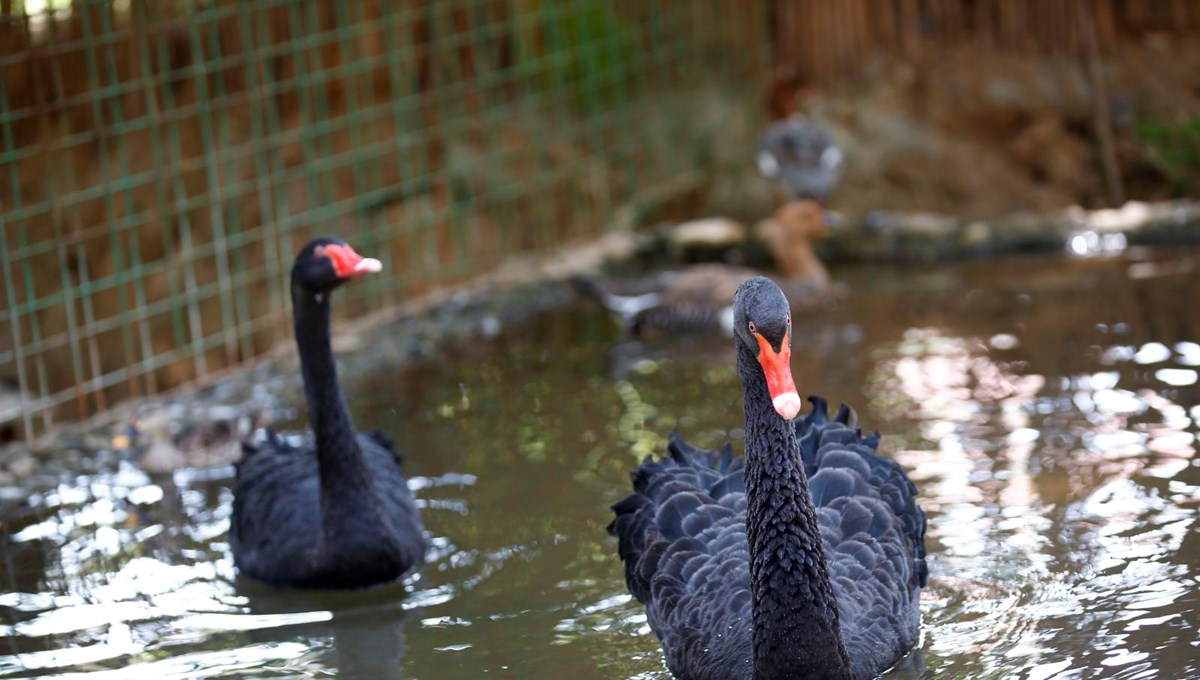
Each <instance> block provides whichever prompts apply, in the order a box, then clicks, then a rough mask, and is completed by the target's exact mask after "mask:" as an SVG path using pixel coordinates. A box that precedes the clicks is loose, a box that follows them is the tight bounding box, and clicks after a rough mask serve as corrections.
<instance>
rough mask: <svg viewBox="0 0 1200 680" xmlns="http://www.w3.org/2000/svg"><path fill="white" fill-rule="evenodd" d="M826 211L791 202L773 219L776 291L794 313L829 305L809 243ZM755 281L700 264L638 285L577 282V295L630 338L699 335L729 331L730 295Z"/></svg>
mask: <svg viewBox="0 0 1200 680" xmlns="http://www.w3.org/2000/svg"><path fill="white" fill-rule="evenodd" d="M828 233H829V227H828V224H827V222H826V220H825V214H824V210H823V209H822V208H821V206H820V205H819V204H818V203H816V202H815V201H811V200H798V201H791V202H789V203H787V204H785V205H783V206H781V207H780V208H779V209H778V210H777V211H776V213H775V220H774V229H772V230H771V233H770V234H769V236H768V245H769V246H770V248H771V250H772V253H773V255H774V257H775V261H776V262H777V264H778V267H779V273H780V276H778V277H776V278H777V283H778V284H779V286H780V287H781V288H782V289H783V290H784V291H786V295H787V298H788V300H790V301H791V305H792V311H793V313H801V314H802V313H807V312H812V311H815V310H817V309H821V308H824V307H825V306H826V305H827V304H828V303H829V302H830V301H831V299H832V295H831V292H830V281H829V272H828V271H827V270H826V269H825V266H824V265H823V264H822V263H821V260H820V259H819V258H818V257H817V254H816V252H815V251H814V250H813V246H812V240H813V239H814V238H821V237H824V236H827V235H828ZM755 276H758V272H756V271H754V270H753V269H749V268H747V267H738V266H733V265H727V264H716V263H713V264H699V265H692V266H690V267H686V268H684V269H682V270H679V271H673V272H664V273H661V274H656V275H654V276H651V277H647V278H642V279H632V280H631V279H609V280H603V281H602V280H596V279H588V278H583V277H576V278H574V279H572V280H571V284H572V285H573V286H574V287H575V288H576V290H577V291H579V292H580V293H581V294H583V295H585V296H587V297H591V298H594V299H596V300H598V301H599V302H600V303H601V304H602V305H604V306H605V307H607V308H608V309H610V310H612V311H614V312H616V313H617V315H618V316H619V317H621V319H622V320H623V321H624V323H625V324H626V325H627V326H628V327H629V329H630V330H631V331H632V332H633V334H634V335H642V334H643V333H646V332H647V331H651V330H656V331H671V332H681V331H683V332H686V331H696V332H703V331H708V330H711V329H712V327H713V326H720V327H722V328H723V329H724V330H725V331H726V332H727V333H728V332H731V331H732V323H733V294H734V292H736V291H737V289H738V286H740V285H741V284H742V282H743V281H745V280H747V279H750V278H753V277H755Z"/></svg>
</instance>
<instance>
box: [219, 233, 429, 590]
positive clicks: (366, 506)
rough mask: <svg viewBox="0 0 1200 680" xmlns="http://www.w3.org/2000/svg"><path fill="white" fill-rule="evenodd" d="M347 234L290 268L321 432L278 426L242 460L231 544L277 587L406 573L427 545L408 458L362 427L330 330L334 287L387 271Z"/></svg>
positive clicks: (311, 411) (325, 241)
mask: <svg viewBox="0 0 1200 680" xmlns="http://www.w3.org/2000/svg"><path fill="white" fill-rule="evenodd" d="M379 269H380V263H379V261H378V260H375V259H369V258H363V257H361V256H360V255H358V254H357V253H355V252H354V250H353V249H352V248H350V246H348V245H346V243H345V242H344V241H342V240H340V239H337V238H332V237H323V238H317V239H314V240H312V241H310V242H309V243H308V244H307V245H305V246H304V247H303V248H302V249H301V250H300V253H299V254H298V255H297V256H296V262H295V264H294V265H293V267H292V314H293V322H294V324H295V331H296V346H297V348H298V349H299V350H300V369H301V373H302V375H303V377H304V395H305V398H306V401H307V403H308V418H309V421H310V423H311V424H312V429H313V433H314V435H315V438H314V439H313V440H311V441H306V442H305V443H303V444H300V445H295V444H291V443H288V442H286V441H284V439H283V438H281V437H279V436H278V435H274V434H271V435H269V436H268V439H267V441H266V442H265V443H261V444H247V445H246V447H245V451H244V453H243V458H242V460H241V462H240V463H239V464H238V472H237V487H236V489H235V491H234V499H233V517H232V519H231V526H230V531H229V542H230V546H231V548H232V550H233V559H234V563H235V564H236V565H237V568H238V570H239V571H240V572H241V573H242V574H244V575H246V576H249V577H252V578H255V579H258V580H260V581H264V582H266V583H269V584H271V585H276V586H288V587H297V588H358V587H363V586H369V585H373V584H377V583H382V582H385V581H391V580H393V579H395V578H397V577H399V576H400V575H401V574H403V573H404V572H406V571H408V569H409V568H411V567H413V566H414V565H417V564H419V563H420V562H421V561H422V559H423V557H424V554H425V538H424V528H423V527H422V525H421V518H420V515H419V514H418V512H417V507H416V503H415V502H414V500H413V496H412V493H411V492H410V491H409V489H408V484H407V482H406V480H405V478H404V475H403V474H402V473H401V471H400V458H399V457H398V456H397V455H396V453H395V452H393V451H392V446H391V442H390V441H388V439H387V437H385V436H384V435H382V434H381V433H370V434H359V433H356V432H355V431H354V425H353V424H352V423H351V422H350V414H349V412H348V411H347V410H346V403H345V401H344V399H343V397H342V391H341V388H340V387H339V386H338V380H337V368H336V366H335V365H334V360H333V350H332V348H331V346H330V338H329V310H330V296H331V295H332V293H333V291H334V289H336V288H337V287H338V286H340V285H341V284H342V283H345V282H346V281H347V280H348V279H351V278H354V277H356V276H360V275H362V274H367V273H369V272H377V271H379Z"/></svg>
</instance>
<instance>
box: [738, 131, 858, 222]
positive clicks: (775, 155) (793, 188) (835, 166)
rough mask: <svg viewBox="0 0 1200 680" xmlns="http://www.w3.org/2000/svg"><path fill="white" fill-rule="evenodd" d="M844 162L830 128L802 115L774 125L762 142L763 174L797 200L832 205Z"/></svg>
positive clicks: (759, 164) (761, 170)
mask: <svg viewBox="0 0 1200 680" xmlns="http://www.w3.org/2000/svg"><path fill="white" fill-rule="evenodd" d="M843 160H844V159H843V154H842V149H841V147H839V146H838V144H837V141H836V140H835V139H834V138H833V134H832V133H831V132H830V131H829V129H828V128H827V127H825V126H824V125H822V124H820V123H817V122H815V121H812V120H809V119H808V118H806V117H804V116H803V115H801V114H798V113H797V114H793V115H791V116H789V117H787V118H785V119H783V120H779V121H776V122H775V123H773V124H771V126H770V127H768V128H767V129H766V131H765V132H763V134H762V136H761V137H760V138H759V140H758V170H759V172H761V173H762V174H763V176H764V177H766V178H767V179H771V180H774V181H776V182H778V183H779V184H780V185H781V186H782V187H783V188H784V189H786V190H787V192H788V194H789V195H790V196H791V197H792V198H794V199H808V200H812V201H817V202H818V203H821V204H822V205H824V204H826V203H828V201H829V197H830V195H831V194H833V190H834V189H835V188H836V187H837V184H838V181H839V180H841V178H842V165H843Z"/></svg>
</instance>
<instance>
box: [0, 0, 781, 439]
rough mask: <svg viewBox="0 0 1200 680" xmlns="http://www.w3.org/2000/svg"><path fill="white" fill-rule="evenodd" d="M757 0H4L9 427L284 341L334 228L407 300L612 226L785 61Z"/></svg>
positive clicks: (1, 366) (3, 307) (0, 52)
mask: <svg viewBox="0 0 1200 680" xmlns="http://www.w3.org/2000/svg"><path fill="white" fill-rule="evenodd" d="M764 13H765V8H764V7H763V6H762V3H758V2H741V1H740V0H665V1H642V2H637V1H633V0H449V1H425V2H422V1H417V0H403V1H396V2H388V1H386V0H309V1H301V0H258V1H256V2H245V1H238V0H209V1H206V2H202V1H200V0H177V1H175V2H167V1H159V0H73V1H72V0H57V1H56V0H24V2H22V1H21V0H0V230H2V234H3V238H2V239H0V261H2V266H3V272H2V283H0V288H2V293H0V391H2V392H3V394H4V395H5V396H4V397H2V398H0V424H6V425H7V427H8V428H9V433H8V436H9V437H14V436H15V437H32V436H34V433H37V432H40V431H44V430H45V429H47V428H48V427H50V426H51V425H52V424H53V423H54V422H55V421H56V420H61V419H64V418H70V419H74V418H81V417H85V416H87V415H89V414H91V413H93V412H95V411H97V410H100V409H103V408H105V407H107V406H110V405H112V404H113V402H114V401H116V400H118V399H122V398H125V397H128V396H138V395H144V394H148V393H153V392H157V391H161V390H163V389H166V388H169V387H171V386H174V385H178V384H180V383H183V382H185V381H188V380H191V379H194V378H197V377H200V376H204V375H206V374H210V373H212V372H213V371H215V370H219V369H221V368H223V367H226V366H229V365H232V364H235V363H238V362H241V361H244V360H246V359H248V358H251V357H254V356H256V355H259V354H261V353H262V352H264V351H265V350H267V349H268V348H270V347H271V346H272V345H274V344H275V343H276V341H277V340H279V339H280V338H286V337H288V336H287V332H288V321H287V311H286V310H287V309H288V304H287V294H288V290H287V281H286V277H287V270H288V267H289V266H290V258H291V256H292V254H293V253H294V252H295V250H296V248H297V247H299V245H300V244H302V243H303V242H304V241H305V240H306V239H307V238H309V237H310V236H312V235H316V234H318V233H327V232H328V233H336V234H340V235H342V236H343V237H344V238H346V239H347V240H348V241H350V242H351V243H353V244H354V245H355V246H356V248H358V249H359V250H360V251H361V252H365V253H369V254H371V255H374V256H376V257H379V258H380V259H382V260H383V261H384V264H385V269H386V271H388V272H390V276H383V277H374V278H373V280H371V281H364V282H363V284H364V285H361V286H356V287H355V288H354V289H352V290H349V291H347V293H348V295H347V297H346V304H344V305H343V308H347V309H348V310H349V311H350V312H351V313H354V312H361V311H363V310H364V309H378V308H384V307H387V306H389V305H394V304H396V303H397V302H398V301H400V300H401V299H403V298H404V297H407V296H411V295H413V294H416V293H419V292H421V291H423V290H426V289H427V288H429V287H431V286H437V285H444V284H447V283H452V282H454V281H459V280H462V279H464V278H466V277H469V276H473V275H476V274H478V273H481V272H484V271H487V270H488V269H489V268H492V267H494V266H495V265H497V264H498V263H500V262H501V261H503V260H504V259H505V258H506V257H507V256H509V255H512V254H516V253H523V252H530V251H537V250H543V249H549V248H553V247H555V246H558V245H561V244H563V243H565V242H568V241H571V240H578V239H586V238H588V237H591V236H595V235H598V234H599V233H600V232H601V231H602V230H603V229H604V228H605V225H608V224H610V223H611V217H612V215H613V214H614V211H615V210H616V209H617V208H619V207H621V206H625V205H628V204H630V202H631V201H636V200H638V197H639V196H640V195H642V194H644V193H645V192H647V191H653V190H655V188H656V187H662V186H667V185H669V184H670V183H671V182H673V181H676V180H677V179H678V177H679V176H680V175H681V174H683V173H694V172H696V171H697V169H698V168H701V167H702V166H703V161H704V152H703V148H704V145H705V143H706V140H705V139H703V137H704V136H705V135H711V134H712V126H711V125H710V126H709V127H708V128H707V129H705V128H703V126H702V125H700V124H699V123H698V122H697V121H698V120H700V119H703V118H704V115H703V114H702V112H698V111H697V108H696V107H697V106H698V105H697V104H696V97H697V96H698V95H697V93H701V92H704V91H707V90H712V89H714V88H733V89H734V90H736V89H737V88H743V89H744V90H745V91H746V92H747V93H748V96H747V104H748V105H749V106H751V107H753V106H754V98H753V93H754V92H757V91H758V89H757V85H758V84H760V83H761V82H762V72H763V71H764V70H765V69H764V68H763V67H764V65H765V61H766V52H765V43H764V36H763V33H764V32H765V25H764V24H765V17H764V16H763V14H764Z"/></svg>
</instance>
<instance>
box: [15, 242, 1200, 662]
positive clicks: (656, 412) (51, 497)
mask: <svg viewBox="0 0 1200 680" xmlns="http://www.w3.org/2000/svg"><path fill="white" fill-rule="evenodd" d="M1192 257H1193V254H1192V253H1188V252H1174V253H1158V252H1154V251H1149V252H1147V251H1139V250H1137V249H1128V250H1127V251H1125V253H1124V254H1122V256H1121V257H1117V258H1111V259H1100V260H1067V259H1049V258H1025V259H1021V260H1015V261H1011V262H1003V263H976V264H971V265H966V266H957V267H941V268H923V269H922V270H920V271H911V270H904V269H887V268H871V269H862V270H848V271H842V272H836V274H837V275H838V276H839V278H841V279H842V280H844V281H846V282H847V283H848V286H849V288H850V291H851V293H850V295H849V297H848V298H847V299H846V300H845V301H844V303H843V304H842V305H841V306H840V307H839V309H837V310H836V311H835V312H833V313H832V314H831V316H830V317H828V318H823V319H820V320H810V321H809V322H798V323H797V346H796V348H795V352H794V356H793V359H794V361H793V363H794V372H795V375H796V378H797V382H798V384H799V385H800V387H801V390H802V391H818V390H819V391H820V392H822V393H824V394H825V395H827V396H828V397H830V398H831V399H832V400H834V401H839V400H844V401H848V402H850V403H852V404H855V405H856V406H857V407H858V409H859V411H860V416H861V422H863V423H864V424H865V425H867V426H869V427H875V428H879V429H880V430H881V431H883V432H884V433H885V437H884V439H883V448H884V449H885V451H886V452H887V454H888V455H892V456H894V457H895V458H896V459H898V460H899V461H900V462H901V463H902V464H904V465H905V467H906V468H908V469H909V470H910V471H911V476H912V478H913V479H914V481H916V483H917V484H918V485H919V486H920V488H921V497H920V501H921V503H922V506H923V507H924V508H925V509H926V512H927V513H928V515H929V518H930V528H929V545H928V547H929V553H930V558H931V559H930V565H931V570H932V579H931V582H930V586H929V588H928V589H927V591H926V592H925V594H924V598H923V610H924V630H923V642H922V650H921V651H922V654H921V655H920V656H918V657H914V659H913V660H912V664H913V666H915V667H910V668H906V669H899V670H897V671H896V672H894V673H893V674H892V677H934V676H935V677H996V678H999V677H1015V676H1019V677H1027V678H1051V677H1055V678H1064V677H1071V678H1073V677H1157V678H1164V679H1166V678H1180V677H1196V676H1200V667H1198V666H1197V661H1196V660H1195V657H1196V648H1195V630H1194V625H1195V612H1196V611H1197V606H1200V596H1198V595H1197V592H1200V589H1198V588H1197V585H1198V584H1200V526H1198V525H1197V508H1198V507H1200V466H1198V465H1197V462H1196V456H1195V443H1196V433H1197V431H1198V428H1197V422H1198V419H1200V387H1198V386H1197V380H1196V370H1197V366H1200V344H1197V338H1200V320H1198V319H1197V318H1196V316H1195V312H1194V310H1196V309H1200V293H1198V292H1197V291H1200V280H1197V279H1200V276H1198V275H1197V274H1196V273H1194V272H1193V268H1192V267H1190V265H1186V263H1190V262H1191V259H1192ZM1181 263H1185V264H1181ZM618 340H619V333H618V330H617V329H616V327H615V326H614V325H613V324H611V323H610V321H609V319H607V318H606V317H605V316H604V315H603V313H601V312H598V311H595V310H580V311H574V312H569V311H557V312H551V313H547V314H545V315H543V316H541V317H538V318H536V319H534V320H533V321H532V322H531V323H529V324H527V325H524V326H521V327H520V328H516V329H512V330H509V331H505V332H503V333H501V334H500V335H498V336H497V337H496V338H495V339H493V340H491V341H489V342H488V343H486V344H480V343H478V342H476V343H473V344H468V345H463V346H452V347H448V348H446V349H445V351H444V352H442V353H440V354H439V355H437V356H438V361H437V362H433V363H427V364H423V365H420V366H416V367H410V368H407V369H405V370H403V371H395V370H385V369H386V367H384V368H381V367H380V366H379V365H378V364H377V363H375V364H372V363H370V362H371V361H373V360H375V359H377V358H378V356H387V354H388V352H387V349H386V347H382V348H380V347H376V348H375V350H376V351H374V353H373V355H372V356H373V357H375V359H372V358H371V357H367V356H365V355H355V356H346V357H344V358H343V369H344V370H343V373H344V374H345V375H347V376H348V377H350V376H353V380H350V379H348V380H347V382H348V387H350V391H349V394H350V399H351V404H350V406H351V409H352V411H353V412H354V414H355V417H356V418H358V419H360V420H361V421H362V422H372V423H378V424H380V425H382V426H383V427H384V428H385V429H386V430H388V431H389V432H391V433H392V434H393V435H396V439H397V440H398V441H400V442H403V449H404V453H405V455H406V466H407V468H408V469H409V471H410V472H411V473H412V482H413V486H414V489H415V491H416V494H417V497H418V499H419V502H420V504H421V506H422V511H423V513H424V515H425V518H426V525H427V527H428V528H429V530H430V531H431V533H432V534H433V536H434V539H433V542H432V545H433V547H432V549H431V552H430V563H429V565H428V566H427V567H426V568H425V569H424V570H422V571H421V572H420V574H418V575H415V576H414V577H412V578H410V579H408V580H407V581H406V582H405V583H402V584H396V585H393V586H389V587H388V588H383V589H374V590H369V591H362V592H358V593H350V594H346V593H340V594H312V593H307V594H297V593H280V592H279V591H274V590H271V589H266V588H262V587H258V586H255V585H254V584H252V583H247V582H244V581H241V580H239V579H237V577H236V574H235V573H234V570H233V567H232V563H231V561H230V558H229V553H228V546H227V544H226V542H225V540H226V539H225V532H226V530H227V525H228V512H229V505H230V491H229V483H230V480H229V477H228V474H227V473H225V474H221V473H220V472H218V473H216V474H208V475H194V474H176V475H174V476H170V477H167V478H158V477H156V478H153V479H151V478H148V477H146V476H145V475H143V474H142V473H141V472H139V471H138V470H136V469H135V468H134V467H133V466H132V465H130V464H129V463H127V462H122V461H120V460H119V459H117V458H114V457H112V456H107V457H106V456H101V457H98V458H97V457H91V456H90V455H87V456H82V457H81V456H79V455H78V454H77V453H75V454H72V453H70V452H63V459H64V461H65V462H62V463H61V464H57V463H53V462H52V461H48V462H47V464H46V468H45V472H43V473H42V474H40V475H38V476H35V478H33V480H32V482H31V483H30V485H29V488H28V489H25V490H24V493H23V494H17V495H16V497H15V498H14V499H13V500H11V501H6V503H7V505H6V507H5V508H4V509H3V512H2V513H0V551H2V557H3V559H2V560H0V582H2V583H3V584H4V586H5V592H4V593H3V594H0V614H2V617H0V640H2V641H3V643H4V647H3V649H4V651H3V652H0V676H2V677H29V676H34V675H43V674H53V673H64V674H67V677H70V674H71V673H74V674H78V675H81V676H82V675H87V676H88V677H101V678H103V677H112V678H117V677H120V678H131V677H144V676H154V677H210V676H217V675H222V674H243V675H282V676H290V675H303V676H318V677H320V676H328V675H333V674H335V673H336V674H339V676H340V677H360V678H398V677H406V678H431V679H437V678H458V677H478V676H480V675H483V674H496V673H501V672H506V673H514V674H519V675H520V676H521V677H563V676H572V677H578V678H580V679H581V680H584V679H587V678H663V679H665V678H667V677H668V676H667V674H666V672H665V670H664V667H663V663H662V658H661V652H660V651H659V649H658V645H657V642H656V641H655V639H654V637H653V635H652V634H651V633H649V629H648V626H647V625H646V619H645V613H644V609H643V608H642V607H641V606H640V605H639V604H638V603H637V602H635V601H633V600H632V598H630V597H629V595H628V594H627V593H626V591H625V588H624V584H623V583H622V581H621V569H620V566H619V563H618V561H617V558H616V554H615V546H614V545H613V544H612V541H611V539H609V537H607V536H606V535H605V533H604V525H605V524H606V523H607V521H608V512H607V505H608V504H610V503H612V502H614V501H616V500H617V499H619V498H620V497H621V496H623V494H624V492H625V489H626V487H627V484H628V481H627V480H628V472H629V470H630V469H631V468H632V467H633V465H634V464H635V462H636V460H637V459H638V458H639V457H640V456H642V455H645V454H647V453H652V452H657V451H658V450H659V449H660V448H661V447H662V445H663V442H664V437H665V436H666V434H667V433H668V432H669V431H670V429H671V428H673V427H679V428H681V429H683V430H684V431H685V432H686V433H687V436H688V439H689V441H694V442H695V443H696V444H698V445H701V446H715V445H718V444H720V443H721V442H722V441H724V440H726V439H733V440H734V442H735V448H740V439H741V431H740V429H739V428H740V407H739V406H738V405H737V403H736V399H737V394H738V385H737V376H736V375H735V373H734V371H733V369H732V366H731V363H732V357H731V354H732V352H731V350H730V342H729V341H728V340H727V339H724V338H718V339H713V340H711V341H707V340H703V339H700V340H696V341H693V342H690V343H687V344H685V345H682V346H676V345H663V344H659V345H648V346H635V347H630V346H625V347H624V348H622V349H621V350H619V351H616V352H613V351H612V350H611V348H612V347H613V346H614V345H615V344H617V341H618ZM350 383H353V384H352V385H351V384H350ZM288 384H290V383H287V381H286V380H284V381H282V382H280V383H278V385H279V386H280V391H281V392H283V393H287V392H288V389H289V388H287V385H288ZM12 495H13V494H10V495H9V496H12ZM9 496H5V497H6V498H8V497H9ZM921 664H924V666H925V668H926V670H924V671H921V670H920V666H921Z"/></svg>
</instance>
